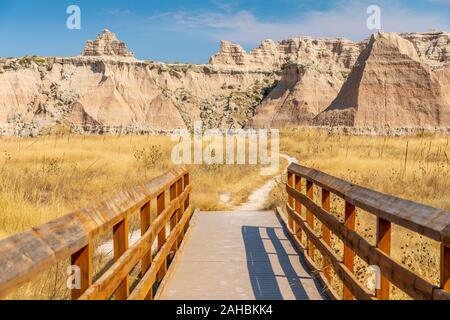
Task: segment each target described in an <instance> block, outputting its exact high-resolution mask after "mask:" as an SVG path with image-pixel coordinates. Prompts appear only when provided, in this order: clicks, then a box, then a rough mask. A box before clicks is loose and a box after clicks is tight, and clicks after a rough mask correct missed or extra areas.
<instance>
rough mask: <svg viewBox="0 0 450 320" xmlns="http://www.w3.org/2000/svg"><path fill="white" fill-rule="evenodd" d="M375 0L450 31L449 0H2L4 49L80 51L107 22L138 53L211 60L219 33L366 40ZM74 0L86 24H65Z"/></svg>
mask: <svg viewBox="0 0 450 320" xmlns="http://www.w3.org/2000/svg"><path fill="white" fill-rule="evenodd" d="M371 4H377V5H379V6H380V8H381V22H382V27H383V30H385V31H396V32H402V31H426V30H428V29H430V28H435V29H440V30H445V31H447V32H449V31H450V0H410V1H407V0H391V1H387V0H380V1H375V0H370V1H365V0H360V1H357V0H350V1H343V0H334V1H323V0H315V1H301V0H254V1H249V0H231V1H219V0H205V1H187V0H185V1H170V0H166V1H165V2H161V1H154V0H146V1H145V0H128V1H119V0H108V1H105V0H95V1H92V0H91V1H87V0H81V1H75V0H70V1H66V0H41V1H33V0H28V1H27V0H0V43H1V46H0V56H1V57H9V56H22V55H28V54H34V55H47V56H74V55H78V54H79V53H80V52H81V51H82V49H83V47H84V44H85V42H86V40H87V39H93V38H95V36H96V35H97V34H98V33H99V32H100V31H101V30H102V29H103V28H109V29H110V30H111V31H113V32H115V33H116V34H117V35H118V37H119V38H120V39H121V40H123V41H125V42H126V43H127V45H128V47H129V48H130V49H131V50H132V51H133V52H134V53H135V54H136V57H137V58H140V59H150V60H159V61H182V62H192V63H205V62H207V61H208V59H209V57H210V56H211V55H212V54H213V53H215V52H216V51H217V50H218V49H219V44H220V40H221V39H224V40H230V41H233V42H237V43H239V44H241V45H242V46H243V47H244V48H246V49H247V50H249V49H251V48H253V47H255V46H258V44H259V43H260V42H261V41H262V40H264V39H268V38H270V39H273V40H281V39H285V38H289V37H293V36H304V35H309V36H313V37H345V38H349V39H352V40H361V39H364V38H366V37H367V36H368V35H370V33H372V31H371V30H368V29H367V27H366V19H367V17H368V15H367V13H366V9H367V7H368V6H369V5H371ZM69 5H78V6H79V7H80V9H81V29H80V30H68V29H67V28H66V20H67V18H68V14H67V13H66V9H67V7H68V6H69Z"/></svg>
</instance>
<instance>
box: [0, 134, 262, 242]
mask: <svg viewBox="0 0 450 320" xmlns="http://www.w3.org/2000/svg"><path fill="white" fill-rule="evenodd" d="M173 145H174V142H172V141H171V140H170V138H169V137H163V136H125V137H108V136H105V137H80V136H63V137H61V136H47V137H40V138H22V139H19V138H2V139H1V140H0V172H1V175H0V208H1V215H0V238H2V237H6V236H8V235H11V234H15V233H18V232H22V231H24V230H26V229H28V228H30V227H32V226H37V225H39V224H42V223H45V222H47V221H49V220H52V219H54V218H57V217H59V216H61V215H64V214H66V213H69V212H71V211H72V210H75V209H78V208H81V207H86V206H89V205H92V204H94V203H96V202H98V201H101V200H104V199H105V197H108V196H110V195H113V194H114V193H115V192H118V191H122V190H126V189H127V188H130V187H132V186H134V185H136V184H138V183H141V182H143V181H146V180H149V179H151V178H154V177H156V176H157V175H159V174H161V173H163V172H164V171H165V170H167V169H168V168H169V167H171V166H172V162H171V159H170V156H171V150H172V146H173ZM191 170H192V181H193V182H195V183H193V188H194V190H193V195H192V201H193V203H194V205H195V206H197V207H199V208H202V209H205V210H222V209H229V207H230V205H233V204H235V203H236V204H238V203H240V202H241V201H242V200H243V199H244V198H245V197H246V196H248V194H249V193H250V192H251V191H252V190H253V189H255V188H256V187H257V186H258V185H259V184H263V183H264V181H265V180H266V179H267V177H264V176H261V175H260V170H259V167H258V166H249V165H236V166H233V167H232V170H230V166H226V165H213V166H206V165H200V166H192V167H191ZM243 177H245V178H246V179H243ZM223 192H226V193H230V199H231V201H230V203H228V204H226V203H221V202H220V201H219V195H220V194H221V193H223Z"/></svg>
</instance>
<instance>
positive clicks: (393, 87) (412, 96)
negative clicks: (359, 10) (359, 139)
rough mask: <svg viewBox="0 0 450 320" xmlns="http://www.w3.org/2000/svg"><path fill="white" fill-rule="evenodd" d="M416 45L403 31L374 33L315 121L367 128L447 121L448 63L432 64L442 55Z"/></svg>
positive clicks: (424, 125)
mask: <svg viewBox="0 0 450 320" xmlns="http://www.w3.org/2000/svg"><path fill="white" fill-rule="evenodd" d="M415 38H416V39H417V37H415ZM447 39H448V37H447ZM417 48H418V46H417V44H416V46H414V44H413V42H412V41H410V40H407V37H401V36H400V35H397V34H394V33H382V32H380V33H377V34H375V35H373V36H372V37H371V39H370V42H369V44H368V46H367V47H366V49H365V50H364V51H363V52H362V53H361V55H360V56H359V58H358V61H357V63H356V65H355V66H354V68H353V70H352V72H351V73H350V75H349V77H348V79H347V80H346V81H345V83H344V85H343V86H342V88H341V90H340V92H339V94H338V96H337V97H336V99H335V100H334V101H333V102H332V103H331V104H330V106H329V107H328V108H327V109H326V110H325V111H324V112H323V113H321V114H320V115H318V116H317V117H316V118H315V119H314V123H315V124H319V125H329V126H338V125H339V126H342V125H343V126H356V127H369V128H414V127H420V128H430V129H432V128H437V127H450V101H449V100H448V94H447V93H446V90H448V74H447V73H448V68H445V67H441V68H442V70H441V68H438V69H435V68H436V67H437V66H438V65H445V63H446V61H443V58H444V56H443V55H442V54H441V55H440V56H436V55H434V54H429V53H430V51H429V50H424V51H418V50H417ZM429 48H430V47H429ZM447 63H448V62H447ZM432 66H433V67H434V68H432ZM445 70H447V71H445Z"/></svg>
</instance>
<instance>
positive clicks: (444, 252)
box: [441, 244, 450, 293]
mask: <svg viewBox="0 0 450 320" xmlns="http://www.w3.org/2000/svg"><path fill="white" fill-rule="evenodd" d="M441 288H442V289H444V290H445V291H447V292H448V293H450V248H449V247H446V246H445V245H444V244H441Z"/></svg>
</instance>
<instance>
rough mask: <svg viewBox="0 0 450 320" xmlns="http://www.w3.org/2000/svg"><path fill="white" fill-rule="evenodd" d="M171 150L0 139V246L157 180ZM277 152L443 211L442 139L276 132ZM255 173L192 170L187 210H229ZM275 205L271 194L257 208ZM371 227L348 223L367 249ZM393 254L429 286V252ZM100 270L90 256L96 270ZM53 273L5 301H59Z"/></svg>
mask: <svg viewBox="0 0 450 320" xmlns="http://www.w3.org/2000/svg"><path fill="white" fill-rule="evenodd" d="M173 144H174V143H173V142H171V141H170V138H168V137H157V136H124V137H109V136H105V137H80V136H73V135H72V136H70V135H64V136H47V137H40V138H22V139H19V138H2V139H0V170H1V175H0V208H1V214H0V239H1V238H2V237H6V236H8V235H11V234H15V233H18V232H21V231H24V230H26V229H28V228H30V227H32V226H36V225H39V224H42V223H44V222H47V221H49V220H52V219H54V218H57V217H59V216H61V215H64V214H66V213H68V212H71V211H72V210H75V209H77V208H80V207H86V206H89V205H91V204H93V203H96V202H98V201H101V200H104V199H105V197H107V196H108V195H112V194H113V193H115V192H118V191H121V190H124V189H127V188H129V187H132V186H134V185H136V184H138V183H140V182H143V181H145V180H148V179H151V178H153V177H155V176H157V175H158V174H160V173H162V172H164V171H165V170H166V169H168V168H169V167H170V166H171V161H170V151H171V149H172V146H173ZM281 152H282V153H286V154H289V155H290V156H293V157H296V158H297V159H299V161H300V162H301V163H302V164H304V165H307V166H310V167H314V168H317V169H320V170H323V171H325V172H327V173H330V174H333V175H335V176H338V177H341V178H344V179H346V180H349V181H351V182H354V183H358V184H361V185H364V186H366V187H370V188H373V189H375V190H379V191H382V192H386V193H390V194H394V195H397V196H400V197H403V198H407V199H411V200H415V201H418V202H422V203H426V204H429V205H432V206H435V207H440V208H444V209H447V210H450V201H449V199H450V165H449V159H448V155H449V153H450V146H449V139H448V137H443V136H433V135H423V136H414V137H363V136H345V135H328V134H326V133H325V132H322V131H318V130H309V129H298V130H284V131H283V132H282V133H281ZM284 164H285V163H283V165H284ZM259 169H260V168H259V167H258V166H249V165H241V166H233V167H231V170H230V166H226V165H213V166H206V165H200V166H192V167H191V172H192V178H191V180H192V182H193V194H192V202H193V204H194V205H195V206H196V207H199V208H202V209H204V210H226V209H231V207H232V205H236V204H239V203H242V202H243V201H244V200H245V199H246V198H247V197H248V195H249V194H250V192H251V191H253V190H254V189H256V188H257V187H259V186H260V185H262V184H263V183H264V182H265V181H266V180H267V179H268V177H264V176H261V175H260V170H259ZM221 193H229V194H230V198H231V201H230V203H228V204H226V203H221V202H220V201H219V196H220V194H221ZM316 198H318V197H316ZM285 201H286V195H285V192H284V187H283V186H282V185H281V184H280V185H278V186H277V188H276V189H275V190H274V191H273V192H272V197H271V199H270V201H269V203H268V204H267V206H268V207H273V206H276V205H281V204H282V203H284V202H285ZM342 212H343V211H342V203H339V201H338V200H337V199H336V200H334V201H333V213H334V214H336V215H337V216H338V217H340V218H342ZM371 219H372V217H371V216H370V215H368V214H361V215H359V218H358V221H357V225H358V231H359V232H360V233H361V234H362V235H363V236H364V237H366V238H367V239H369V241H373V236H374V232H375V229H374V223H373V221H372V220H371ZM334 243H335V248H336V250H342V243H340V242H339V241H338V240H337V239H334ZM393 246H394V252H393V255H394V257H395V258H396V259H398V260H399V261H402V262H404V263H405V264H406V265H407V266H409V267H410V268H411V269H412V270H415V271H417V272H418V273H420V274H422V275H424V276H425V277H427V278H428V279H430V281H433V282H436V281H437V274H438V272H437V271H436V270H437V267H438V262H439V259H438V252H437V245H436V243H434V242H432V241H428V240H427V239H424V238H423V237H415V236H412V235H411V233H409V232H407V231H405V230H399V229H395V232H394V235H393ZM108 261H109V260H108V259H107V258H105V257H102V256H96V265H98V266H99V267H98V268H100V266H102V265H105V264H107V263H108ZM366 268H367V266H365V265H364V264H363V263H361V262H358V264H357V266H356V270H355V272H356V274H357V275H358V277H359V278H360V280H361V281H364V280H365V277H366V275H367V272H366ZM55 270H57V271H58V272H54V271H55ZM55 270H51V271H50V272H48V273H46V274H44V275H43V276H42V277H41V278H42V279H39V281H37V284H30V285H27V286H25V287H24V288H23V289H22V290H21V291H20V292H19V293H18V294H17V295H15V296H14V297H15V298H33V299H42V298H44V299H48V298H53V299H60V298H66V297H67V290H65V289H64V283H63V282H62V281H63V279H65V278H66V276H65V266H63V264H61V265H59V266H58V267H56V266H55ZM97 270H98V269H97ZM336 286H337V284H336ZM393 293H394V294H395V297H399V298H404V296H402V295H401V294H400V293H398V290H397V291H396V290H395V289H393Z"/></svg>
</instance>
